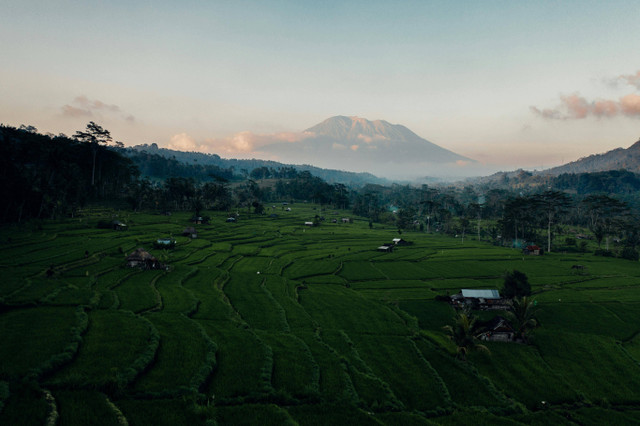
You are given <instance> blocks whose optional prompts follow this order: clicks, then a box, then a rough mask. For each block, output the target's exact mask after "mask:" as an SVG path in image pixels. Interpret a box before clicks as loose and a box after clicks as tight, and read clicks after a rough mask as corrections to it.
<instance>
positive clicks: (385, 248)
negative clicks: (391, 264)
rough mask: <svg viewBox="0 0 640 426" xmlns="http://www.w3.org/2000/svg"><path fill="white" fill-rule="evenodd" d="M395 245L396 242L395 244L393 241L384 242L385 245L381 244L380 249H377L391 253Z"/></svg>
mask: <svg viewBox="0 0 640 426" xmlns="http://www.w3.org/2000/svg"><path fill="white" fill-rule="evenodd" d="M394 245H395V244H393V243H390V244H383V245H381V246H380V247H378V249H377V250H378V251H383V252H385V253H391V252H392V251H393V246H394Z"/></svg>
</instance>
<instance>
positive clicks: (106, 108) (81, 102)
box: [60, 95, 135, 123]
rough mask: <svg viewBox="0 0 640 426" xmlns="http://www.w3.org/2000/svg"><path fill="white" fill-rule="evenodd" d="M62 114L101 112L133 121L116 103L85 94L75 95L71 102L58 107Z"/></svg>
mask: <svg viewBox="0 0 640 426" xmlns="http://www.w3.org/2000/svg"><path fill="white" fill-rule="evenodd" d="M60 109H61V112H62V115H63V116H65V117H90V116H94V115H98V116H101V115H102V113H107V114H120V116H121V118H122V119H124V120H125V121H128V122H129V123H133V122H134V121H135V117H134V116H133V115H131V114H126V113H124V112H123V111H122V110H121V109H120V107H119V106H118V105H113V104H107V103H105V102H102V101H100V100H98V99H93V100H91V99H89V98H87V97H86V96H85V95H80V96H76V97H75V98H74V99H73V101H72V102H71V104H67V105H63V106H62V107H60Z"/></svg>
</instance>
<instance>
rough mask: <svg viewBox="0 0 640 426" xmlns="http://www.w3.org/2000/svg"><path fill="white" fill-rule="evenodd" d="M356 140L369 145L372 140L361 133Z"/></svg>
mask: <svg viewBox="0 0 640 426" xmlns="http://www.w3.org/2000/svg"><path fill="white" fill-rule="evenodd" d="M358 139H360V140H361V141H363V142H364V143H371V142H373V138H372V137H371V136H367V135H363V134H362V133H360V134H359V135H358Z"/></svg>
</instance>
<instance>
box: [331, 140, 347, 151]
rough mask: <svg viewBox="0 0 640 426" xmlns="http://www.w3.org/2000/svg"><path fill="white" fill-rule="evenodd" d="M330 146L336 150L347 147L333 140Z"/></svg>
mask: <svg viewBox="0 0 640 426" xmlns="http://www.w3.org/2000/svg"><path fill="white" fill-rule="evenodd" d="M331 148H333V149H335V150H336V151H343V150H345V149H347V147H346V146H344V145H342V144H340V143H336V142H334V143H333V145H331Z"/></svg>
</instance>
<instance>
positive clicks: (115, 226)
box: [111, 220, 127, 231]
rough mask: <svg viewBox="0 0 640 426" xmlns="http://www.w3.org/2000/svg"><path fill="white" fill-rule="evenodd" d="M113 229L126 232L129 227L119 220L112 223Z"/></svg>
mask: <svg viewBox="0 0 640 426" xmlns="http://www.w3.org/2000/svg"><path fill="white" fill-rule="evenodd" d="M111 228H112V229H113V230H115V231H124V230H126V229H127V225H126V224H125V223H123V222H120V221H119V220H114V221H113V222H111Z"/></svg>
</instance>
